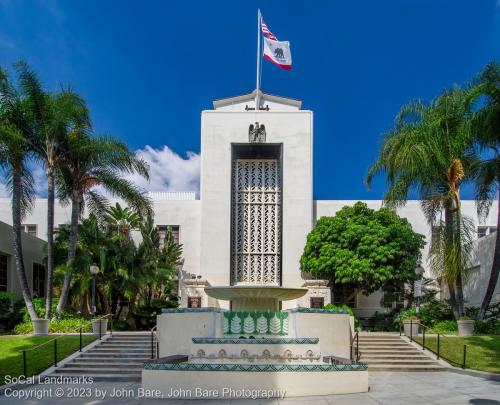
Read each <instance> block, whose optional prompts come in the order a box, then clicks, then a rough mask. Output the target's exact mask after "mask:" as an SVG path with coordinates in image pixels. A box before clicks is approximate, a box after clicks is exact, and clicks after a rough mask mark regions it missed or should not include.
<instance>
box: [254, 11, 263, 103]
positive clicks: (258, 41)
mask: <svg viewBox="0 0 500 405" xmlns="http://www.w3.org/2000/svg"><path fill="white" fill-rule="evenodd" d="M261 18H262V17H261V15H260V9H257V75H256V76H257V79H256V81H257V83H256V85H255V89H256V90H255V111H259V107H260V97H259V91H260V74H261V72H260V58H261V55H260V43H261V40H260V32H261V29H260V21H261Z"/></svg>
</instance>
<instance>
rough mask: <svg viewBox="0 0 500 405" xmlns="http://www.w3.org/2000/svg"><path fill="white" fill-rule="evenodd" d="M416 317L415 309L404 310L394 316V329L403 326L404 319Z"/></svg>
mask: <svg viewBox="0 0 500 405" xmlns="http://www.w3.org/2000/svg"><path fill="white" fill-rule="evenodd" d="M416 317H417V309H416V308H414V307H411V308H408V309H405V310H404V311H401V312H399V313H398V314H396V315H395V316H394V321H393V323H394V327H395V328H397V329H399V328H401V327H402V326H403V321H404V320H405V319H413V318H416Z"/></svg>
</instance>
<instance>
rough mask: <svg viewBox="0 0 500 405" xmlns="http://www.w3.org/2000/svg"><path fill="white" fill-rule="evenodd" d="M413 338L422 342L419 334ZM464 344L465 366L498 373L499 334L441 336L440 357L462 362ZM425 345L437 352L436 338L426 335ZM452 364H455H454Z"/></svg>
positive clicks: (499, 360) (499, 364)
mask: <svg viewBox="0 0 500 405" xmlns="http://www.w3.org/2000/svg"><path fill="white" fill-rule="evenodd" d="M414 340H416V341H417V342H418V343H421V342H422V338H421V336H419V337H418V338H415V339H414ZM464 345H467V356H466V362H465V367H466V368H471V369H474V370H481V371H489V372H492V373H500V336H494V335H485V336H473V337H468V338H465V337H444V336H441V338H440V353H441V357H443V359H444V360H446V359H450V360H452V361H454V362H456V363H458V364H462V362H463V352H464V351H463V349H464ZM425 347H429V348H431V349H432V350H433V351H435V352H437V338H435V337H426V338H425ZM453 365H454V366H456V364H453Z"/></svg>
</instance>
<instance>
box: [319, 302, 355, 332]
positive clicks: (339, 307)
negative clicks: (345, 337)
mask: <svg viewBox="0 0 500 405" xmlns="http://www.w3.org/2000/svg"><path fill="white" fill-rule="evenodd" d="M323 309H330V310H336V311H346V312H347V314H348V315H349V316H352V317H353V318H354V328H355V329H356V330H358V329H359V328H360V327H361V322H360V321H359V319H358V318H356V315H354V313H353V312H352V309H351V308H350V307H348V306H347V305H334V304H326V305H325V306H324V307H323Z"/></svg>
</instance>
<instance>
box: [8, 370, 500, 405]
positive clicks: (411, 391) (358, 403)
mask: <svg viewBox="0 0 500 405" xmlns="http://www.w3.org/2000/svg"><path fill="white" fill-rule="evenodd" d="M91 387H92V388H91V389H92V390H94V391H93V392H94V393H95V392H98V393H103V392H107V398H105V399H104V400H102V397H101V398H97V397H96V396H95V395H94V396H92V397H87V398H68V397H67V396H64V397H60V398H58V397H56V393H55V390H56V389H57V388H61V387H60V386H42V385H35V386H31V387H27V388H25V389H24V390H23V393H24V394H29V393H30V392H31V394H30V395H39V396H43V397H42V398H40V399H36V398H33V397H32V398H30V399H24V400H19V399H18V398H12V397H11V398H7V397H6V396H5V395H4V396H2V397H0V404H1V405H3V404H37V405H49V404H55V405H63V404H64V405H66V404H68V405H73V404H74V405H77V404H88V405H98V404H120V405H156V404H165V405H174V404H175V405H179V404H202V403H210V404H236V405H238V404H240V405H243V404H277V405H281V404H297V405H299V404H300V405H308V404H311V405H312V404H314V405H328V404H335V405H364V404H373V405H376V404H395V405H418V404H422V405H423V404H442V405H444V404H457V405H458V404H463V405H465V404H469V405H500V381H490V380H485V379H483V378H479V377H471V376H468V375H460V374H455V373H451V372H432V373H425V372H418V373H405V372H372V373H370V392H368V393H365V394H348V395H331V396H318V397H302V398H285V399H283V400H278V399H272V400H268V401H265V400H239V401H236V400H232V401H231V400H226V401H223V400H212V401H203V400H165V399H159V400H153V399H144V398H136V395H137V390H138V388H139V387H140V385H139V384H137V383H94V384H92V385H91ZM44 388H45V389H46V391H45V395H43V394H44V392H43V391H42V390H43V389H44ZM62 388H64V389H66V390H68V389H71V388H72V387H70V386H63V387H62ZM79 388H85V387H84V386H79ZM87 388H88V387H87ZM49 389H52V392H51V394H49V393H48V390H49ZM113 389H115V390H118V391H120V392H124V393H125V394H132V395H129V396H128V397H127V395H125V397H122V398H110V395H111V391H112V390H113ZM97 390H100V391H97ZM76 393H77V394H78V392H76ZM81 394H82V396H85V395H86V393H85V392H82V393H81Z"/></svg>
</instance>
